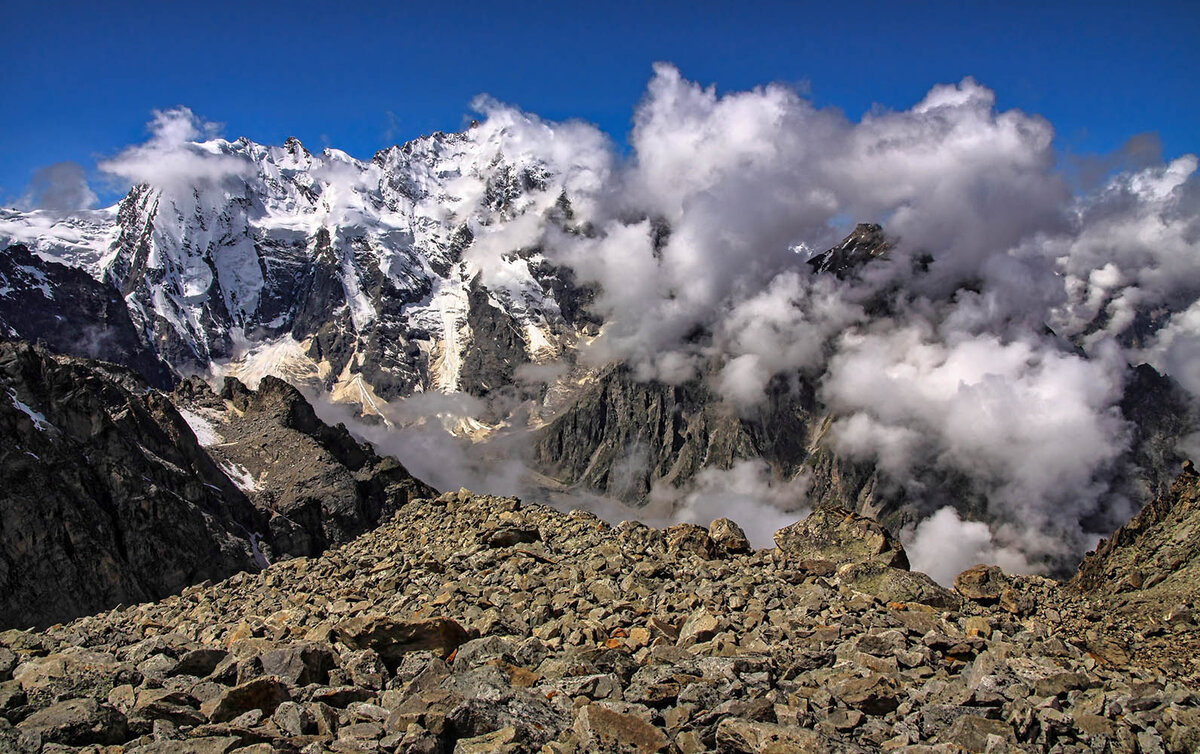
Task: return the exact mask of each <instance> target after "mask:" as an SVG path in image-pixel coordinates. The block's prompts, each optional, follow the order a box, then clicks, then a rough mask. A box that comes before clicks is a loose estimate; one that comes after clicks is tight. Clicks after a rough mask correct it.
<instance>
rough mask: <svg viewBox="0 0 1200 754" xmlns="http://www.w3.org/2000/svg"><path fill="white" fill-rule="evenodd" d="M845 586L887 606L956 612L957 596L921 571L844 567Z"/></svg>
mask: <svg viewBox="0 0 1200 754" xmlns="http://www.w3.org/2000/svg"><path fill="white" fill-rule="evenodd" d="M838 575H839V576H840V577H841V579H842V582H843V583H845V584H849V585H850V586H852V587H854V588H855V589H857V590H858V591H860V592H865V593H867V594H871V595H874V596H876V597H878V598H879V599H881V600H883V601H884V602H894V603H908V602H917V603H920V604H922V605H929V606H931V607H940V608H957V607H959V605H960V604H961V601H960V600H959V598H958V595H956V594H954V592H952V591H950V590H949V589H946V588H945V587H943V586H941V585H940V584H938V583H937V582H936V581H934V580H933V579H931V578H929V577H928V576H926V575H925V574H923V573H920V572H918V571H907V570H903V569H900V568H891V567H889V566H886V565H884V564H882V563H880V562H877V561H874V562H873V561H868V562H865V563H854V564H851V565H849V566H843V567H842V568H841V570H840V571H839V572H838Z"/></svg>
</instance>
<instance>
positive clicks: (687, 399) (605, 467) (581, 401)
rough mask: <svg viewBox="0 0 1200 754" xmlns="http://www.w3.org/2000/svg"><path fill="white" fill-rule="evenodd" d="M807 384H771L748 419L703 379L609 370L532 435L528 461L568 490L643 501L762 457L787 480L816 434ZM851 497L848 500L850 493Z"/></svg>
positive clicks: (779, 382)
mask: <svg viewBox="0 0 1200 754" xmlns="http://www.w3.org/2000/svg"><path fill="white" fill-rule="evenodd" d="M815 411H816V405H815V397H814V394H813V390H812V388H811V386H808V385H806V384H803V383H798V384H795V385H789V384H787V383H786V381H782V380H780V381H777V382H776V383H774V384H773V385H772V389H771V391H770V392H769V394H768V399H767V401H766V403H765V404H764V405H763V406H761V407H759V408H756V409H755V410H754V412H753V413H752V414H751V415H747V416H742V415H739V414H737V413H736V412H735V411H734V410H733V409H732V408H731V407H729V406H727V405H724V404H722V403H721V402H720V401H719V399H718V398H717V397H716V396H715V395H714V394H713V393H712V392H711V391H710V390H709V389H708V387H707V386H706V385H705V383H704V381H703V379H702V378H697V379H695V380H692V381H690V382H686V383H684V384H682V385H665V384H662V383H658V382H638V381H637V380H636V379H635V378H634V376H633V374H632V373H630V372H629V370H627V369H625V368H623V367H614V368H611V369H609V370H608V371H606V372H605V373H603V374H602V375H601V376H600V377H599V379H598V380H597V381H596V382H595V383H594V384H592V385H590V386H589V387H588V388H586V389H585V390H584V392H583V393H582V395H581V396H580V397H579V398H578V400H577V401H576V402H575V403H574V404H573V405H572V406H571V407H570V408H569V409H567V410H566V411H564V412H563V413H562V415H560V416H559V417H558V418H556V419H555V420H554V421H552V422H551V423H550V424H549V425H548V426H547V427H545V428H544V429H542V430H539V432H538V433H537V435H536V437H535V443H534V449H533V456H534V463H535V464H536V465H537V466H538V467H539V468H540V469H542V470H543V471H545V472H546V473H547V474H548V475H550V476H552V477H554V478H556V479H558V480H560V481H562V482H565V483H567V484H579V485H582V486H585V487H589V488H591V489H595V490H600V491H602V492H605V493H607V494H610V495H612V496H614V497H617V498H620V499H623V500H626V501H628V502H632V503H638V502H643V501H644V499H645V496H646V495H647V494H648V493H649V491H650V488H651V487H652V486H653V485H654V484H656V483H660V482H661V483H666V484H680V483H682V482H684V481H686V480H688V479H691V478H692V477H694V476H695V475H696V473H697V472H698V471H699V470H700V469H702V468H705V467H710V468H720V469H727V468H729V467H730V466H732V465H733V464H734V463H735V462H736V461H738V460H741V459H745V458H763V459H764V460H766V461H767V462H768V463H770V464H771V465H772V466H773V467H775V468H777V469H778V470H779V471H780V473H781V475H783V476H786V477H790V476H791V475H792V474H794V473H795V472H796V471H798V470H799V468H800V464H801V463H802V462H803V460H804V459H805V458H806V457H807V456H808V449H807V440H808V438H809V437H810V436H811V433H812V432H813V431H814V430H815V429H816V428H815V427H814V426H813V423H812V422H813V417H814V413H815ZM851 497H853V496H851Z"/></svg>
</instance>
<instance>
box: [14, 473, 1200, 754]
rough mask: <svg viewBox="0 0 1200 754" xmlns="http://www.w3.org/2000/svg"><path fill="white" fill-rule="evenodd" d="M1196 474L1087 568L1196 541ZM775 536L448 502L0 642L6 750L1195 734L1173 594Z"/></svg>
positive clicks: (1075, 740) (863, 523) (832, 516)
mask: <svg viewBox="0 0 1200 754" xmlns="http://www.w3.org/2000/svg"><path fill="white" fill-rule="evenodd" d="M1198 490H1200V477H1197V475H1196V474H1195V473H1194V471H1192V470H1190V469H1188V470H1185V472H1184V473H1183V475H1181V477H1180V479H1179V480H1178V481H1177V482H1176V485H1175V488H1174V490H1173V492H1172V494H1171V495H1170V496H1168V497H1167V498H1164V500H1162V501H1159V503H1156V505H1157V506H1158V508H1156V509H1155V510H1156V511H1158V512H1157V513H1155V514H1154V522H1156V524H1155V525H1156V526H1157V529H1156V530H1155V531H1150V530H1151V529H1155V527H1154V526H1149V527H1147V526H1144V525H1143V526H1141V528H1140V529H1139V532H1140V533H1139V532H1134V533H1132V534H1130V533H1126V534H1119V535H1117V536H1114V538H1113V540H1112V542H1113V543H1115V544H1111V545H1106V546H1105V547H1103V548H1101V551H1100V552H1098V553H1097V554H1096V555H1095V556H1093V558H1092V559H1091V562H1092V566H1091V567H1092V568H1093V570H1095V571H1096V572H1098V573H1101V574H1103V573H1104V572H1105V571H1106V570H1112V574H1111V575H1114V576H1117V575H1118V573H1117V571H1118V570H1119V568H1121V567H1124V566H1122V565H1121V563H1123V562H1124V561H1123V560H1122V561H1121V563H1118V562H1117V561H1116V560H1114V557H1115V556H1114V555H1113V552H1114V551H1116V550H1121V551H1122V552H1136V550H1137V548H1142V547H1148V548H1149V549H1148V550H1147V551H1148V552H1149V551H1153V552H1160V551H1162V550H1163V547H1164V546H1165V545H1163V542H1166V541H1168V540H1171V539H1172V538H1176V537H1177V535H1178V534H1179V533H1180V532H1181V531H1184V532H1186V531H1188V530H1190V529H1188V527H1191V526H1194V525H1195V523H1196V521H1197V520H1200V518H1198V517H1200V504H1198V502H1197V501H1198V500H1200V495H1198V494H1197V491H1198ZM1168 519H1171V520H1173V521H1174V522H1175V523H1176V524H1177V526H1176V527H1174V528H1172V527H1165V528H1164V526H1163V524H1164V523H1165V522H1166V521H1167V520H1168ZM1133 523H1136V521H1135V522H1133ZM1143 523H1144V522H1143ZM1131 525H1132V524H1131ZM1179 527H1183V529H1180V528H1179ZM1135 528H1137V527H1135ZM776 543H777V545H778V546H777V547H776V548H774V549H770V550H759V551H752V550H751V549H750V547H749V545H748V543H747V542H746V540H745V538H744V536H742V534H741V532H740V530H739V529H738V528H737V526H736V525H734V524H732V523H731V522H729V521H726V520H720V521H717V522H714V524H713V525H712V526H711V527H710V528H709V529H707V530H705V529H702V528H699V527H695V526H690V525H682V526H678V527H673V528H671V529H667V530H655V529H651V528H647V527H646V526H643V525H641V524H636V523H626V524H621V525H620V526H617V527H611V526H609V525H607V524H605V523H604V522H602V521H600V520H599V519H597V518H595V517H594V516H592V515H590V514H588V513H584V512H578V511H577V512H573V513H570V514H564V513H560V512H557V511H555V510H552V509H549V508H545V507H541V506H526V505H522V504H521V503H520V502H518V501H517V500H515V499H509V498H494V497H483V496H473V495H471V494H469V493H467V492H465V491H460V492H459V493H447V494H445V495H442V496H441V497H439V498H437V499H435V500H429V501H418V502H415V503H413V504H410V505H407V506H405V507H404V508H402V509H401V510H400V511H399V512H398V513H396V514H395V515H394V516H393V517H392V518H391V519H390V520H389V521H387V522H385V523H384V524H383V525H381V526H380V527H379V528H378V529H377V530H374V531H371V532H368V533H367V534H365V535H363V536H361V537H359V538H358V539H356V540H354V541H353V542H351V543H349V544H347V545H345V546H342V547H339V548H337V549H332V550H329V551H327V552H325V553H324V554H322V555H321V556H319V557H315V558H295V559H292V560H287V561H283V562H279V563H276V564H274V565H272V566H270V567H269V568H267V569H266V570H265V571H263V572H261V573H253V574H251V573H243V574H239V575H236V576H234V577H232V578H230V579H228V580H226V581H224V582H222V583H219V584H202V585H199V586H194V587H191V588H188V589H186V590H184V591H183V593H182V594H180V595H178V596H175V597H170V598H168V599H166V600H163V601H161V602H157V603H147V604H142V605H136V606H133V607H126V608H122V609H117V610H113V611H111V612H108V613H103V614H100V615H96V616H93V617H88V618H83V619H80V620H78V621H75V622H73V623H70V624H67V625H58V626H53V627H51V628H49V629H47V630H45V631H44V632H23V631H8V632H6V633H4V634H0V643H2V644H3V648H0V674H2V675H0V678H2V679H3V683H0V714H2V715H3V717H4V718H5V719H6V721H7V722H3V723H0V728H2V730H0V749H4V750H9V751H22V752H24V751H37V750H39V749H40V750H42V751H68V750H86V751H111V752H232V751H240V752H269V751H285V752H286V751H303V752H329V751H336V752H375V751H385V752H392V751H395V752H463V753H466V752H475V753H478V752H524V751H543V752H592V751H623V752H625V751H628V752H656V751H664V752H684V753H689V754H690V753H691V752H701V751H720V752H776V753H778V752H863V751H879V750H884V751H913V752H916V751H945V752H958V751H969V752H990V753H991V752H1005V751H1056V752H1109V751H1113V752H1160V751H1167V752H1193V751H1196V750H1197V749H1198V748H1200V696H1198V695H1197V690H1196V680H1197V677H1198V675H1197V667H1196V662H1195V657H1194V655H1192V656H1190V657H1184V656H1180V657H1176V658H1172V657H1171V656H1170V653H1169V652H1160V651H1158V650H1154V651H1152V652H1150V653H1149V654H1145V653H1141V654H1139V647H1140V646H1142V645H1145V646H1150V647H1159V648H1160V649H1163V648H1169V647H1171V646H1178V647H1184V648H1188V649H1186V652H1189V653H1190V652H1192V650H1191V649H1190V648H1191V647H1195V646H1196V644H1195V641H1196V636H1197V631H1198V629H1197V627H1196V625H1195V623H1194V621H1193V618H1192V615H1191V613H1190V612H1189V611H1188V610H1187V609H1186V607H1184V608H1180V607H1177V606H1175V605H1173V604H1171V603H1170V601H1169V599H1168V598H1167V597H1164V596H1163V594H1166V593H1160V595H1159V598H1158V599H1157V604H1155V605H1154V606H1153V607H1150V606H1146V607H1145V610H1143V611H1142V612H1141V613H1139V614H1134V613H1128V612H1126V613H1120V611H1119V610H1117V609H1116V608H1114V607H1113V605H1114V604H1115V603H1114V602H1113V600H1116V601H1121V600H1124V602H1123V603H1122V604H1125V605H1126V607H1128V605H1129V604H1132V603H1130V602H1129V595H1131V594H1132V593H1134V592H1136V591H1137V589H1138V588H1139V587H1134V586H1133V585H1132V584H1131V583H1130V582H1129V580H1128V578H1126V577H1125V576H1123V575H1121V576H1120V578H1121V579H1122V584H1123V586H1122V587H1121V588H1120V589H1117V588H1111V587H1112V585H1111V584H1110V583H1109V582H1103V584H1104V585H1105V586H1106V588H1105V589H1103V590H1101V591H1099V592H1097V591H1094V590H1093V591H1088V589H1089V587H1088V585H1086V584H1074V585H1071V586H1069V587H1067V586H1061V585H1059V584H1058V583H1056V582H1052V581H1049V580H1047V579H1042V578H1039V577H1013V576H1006V575H1004V574H1002V573H1001V572H999V570H998V569H994V568H985V567H982V566H980V567H977V568H974V569H971V570H969V571H967V572H965V573H964V574H962V575H961V576H960V577H959V578H958V580H957V581H956V589H955V590H953V591H951V590H947V589H944V588H942V587H940V586H938V585H937V584H935V583H933V582H932V581H930V580H929V579H928V578H927V577H925V576H924V575H923V574H918V573H913V572H910V571H908V570H906V569H907V559H906V557H905V554H904V551H903V548H902V547H901V546H900V544H899V543H898V542H897V541H896V540H895V539H894V538H892V537H891V536H890V535H888V534H887V532H886V531H885V530H883V529H882V528H881V527H879V526H878V525H877V524H875V523H874V522H872V521H869V520H867V519H864V518H860V517H858V516H856V515H854V514H852V513H849V512H846V511H840V510H836V509H827V510H822V511H818V512H817V513H815V514H814V515H813V516H811V517H810V518H808V519H806V520H805V521H802V522H799V523H797V524H795V525H793V526H791V527H788V528H786V529H783V530H781V531H780V532H779V533H777V535H776ZM1168 549H1170V548H1168ZM1172 552H1190V553H1192V554H1191V555H1187V557H1194V552H1195V547H1194V546H1190V550H1188V549H1187V548H1182V549H1181V548H1180V547H1176V548H1175V550H1172ZM1171 557H1172V558H1174V555H1172V556H1171ZM1185 559H1186V558H1185ZM1108 563H1115V565H1111V566H1110V565H1106V564H1108ZM1139 563H1140V567H1141V569H1142V570H1143V571H1153V569H1154V568H1156V567H1158V565H1160V564H1158V563H1156V562H1155V558H1153V557H1146V558H1140V559H1139ZM1173 565H1174V566H1175V567H1177V568H1191V567H1192V565H1193V563H1192V562H1191V561H1188V562H1186V563H1174V564H1173ZM1141 578H1142V585H1143V586H1146V588H1153V587H1154V586H1155V585H1156V584H1164V583H1169V582H1170V578H1171V575H1170V574H1166V575H1165V577H1160V575H1159V574H1157V573H1154V572H1150V573H1146V572H1143V573H1142V574H1141ZM1102 581H1103V580H1102ZM1190 583H1191V584H1194V582H1190ZM1188 589H1191V591H1190V592H1189V591H1187V590H1188ZM1194 591H1195V588H1194V586H1189V584H1182V585H1180V584H1177V585H1176V586H1175V587H1174V591H1172V592H1170V593H1169V594H1170V599H1175V598H1179V599H1191V598H1192V597H1194ZM1118 613H1120V615H1118ZM1113 616H1117V617H1113ZM1122 616H1123V617H1122ZM1124 639H1130V640H1133V641H1136V642H1139V646H1138V647H1135V646H1127V645H1123V641H1124ZM1175 660H1182V661H1183V662H1176V661H1175ZM72 747H74V748H72Z"/></svg>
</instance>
